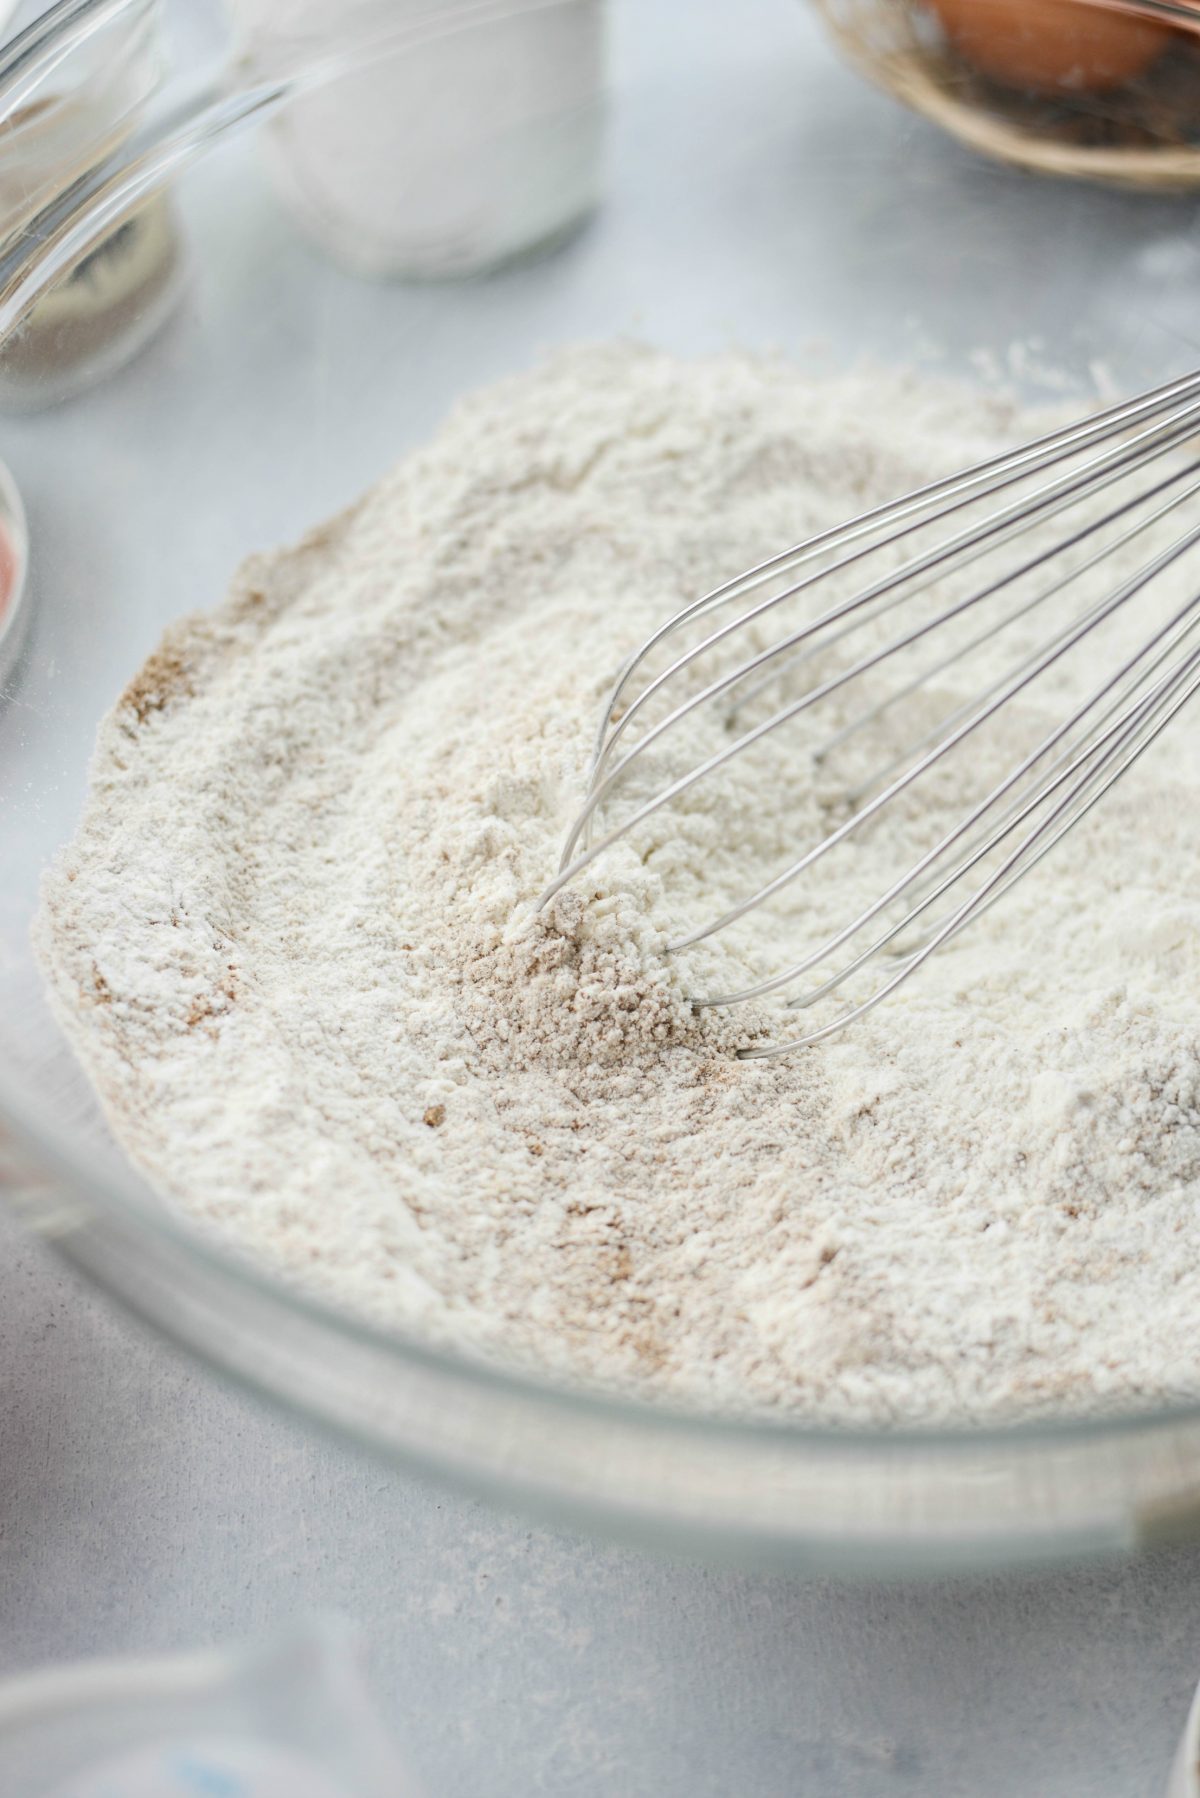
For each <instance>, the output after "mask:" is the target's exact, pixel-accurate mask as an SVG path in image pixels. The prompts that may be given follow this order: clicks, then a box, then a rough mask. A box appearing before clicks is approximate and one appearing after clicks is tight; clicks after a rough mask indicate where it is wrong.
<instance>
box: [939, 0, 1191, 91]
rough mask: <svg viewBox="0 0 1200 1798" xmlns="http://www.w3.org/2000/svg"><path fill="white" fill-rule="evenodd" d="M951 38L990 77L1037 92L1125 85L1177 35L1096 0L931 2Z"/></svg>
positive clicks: (940, 0) (1102, 88)
mask: <svg viewBox="0 0 1200 1798" xmlns="http://www.w3.org/2000/svg"><path fill="white" fill-rule="evenodd" d="M926 3H927V5H928V6H929V9H930V11H932V12H933V13H934V14H935V15H936V17H937V18H938V19H940V20H941V23H942V26H943V28H944V30H945V33H946V36H947V37H948V38H949V40H950V42H951V43H952V44H953V45H954V48H955V49H956V50H957V51H958V53H959V55H960V56H962V57H963V58H964V59H965V60H966V61H967V62H969V63H971V64H972V65H973V66H974V67H975V68H977V69H978V70H979V72H980V74H982V75H990V76H991V78H992V79H993V80H994V81H1001V82H1003V83H1004V84H1005V86H1007V87H1019V88H1024V89H1026V90H1027V91H1028V92H1031V93H1035V94H1053V93H1056V92H1061V91H1062V90H1063V89H1064V88H1066V89H1075V90H1076V91H1085V92H1092V93H1099V92H1102V91H1103V90H1104V89H1106V88H1112V87H1123V86H1124V85H1125V83H1126V82H1127V81H1133V80H1134V79H1135V78H1136V77H1137V76H1138V75H1140V74H1142V73H1143V72H1144V70H1146V69H1148V68H1149V66H1150V64H1151V63H1152V62H1154V61H1155V59H1156V58H1157V57H1158V56H1159V55H1160V54H1161V53H1162V51H1163V49H1164V48H1165V46H1166V45H1167V43H1168V42H1169V41H1170V39H1171V38H1172V37H1173V36H1174V33H1173V31H1172V30H1171V28H1170V26H1167V25H1158V24H1154V23H1152V22H1151V21H1150V20H1148V19H1139V18H1135V17H1134V16H1132V15H1131V14H1128V13H1120V12H1114V11H1112V10H1111V9H1110V8H1109V7H1106V6H1097V5H1093V4H1090V0H926Z"/></svg>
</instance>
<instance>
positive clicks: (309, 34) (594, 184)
mask: <svg viewBox="0 0 1200 1798" xmlns="http://www.w3.org/2000/svg"><path fill="white" fill-rule="evenodd" d="M227 4H228V8H229V11H230V13H231V16H232V19H233V22H234V25H235V28H236V31H237V35H238V40H239V44H240V52H241V60H242V63H243V67H244V68H249V69H253V70H255V71H256V72H257V73H258V74H260V75H262V74H269V73H270V72H271V71H272V70H273V69H275V68H277V67H279V66H281V65H286V64H287V63H289V62H290V61H291V60H292V59H294V58H295V57H296V55H297V54H298V53H300V54H307V55H311V56H313V57H316V58H319V57H320V56H321V55H322V53H323V52H324V51H325V50H326V49H327V48H328V47H329V46H330V45H331V44H335V43H336V42H337V41H338V40H341V41H343V42H347V41H354V40H357V41H359V42H369V41H370V39H371V38H372V36H378V38H379V39H380V44H381V51H380V54H379V55H378V56H376V57H374V58H372V59H370V61H369V62H368V63H367V64H366V66H360V67H359V68H358V69H356V70H354V71H353V72H351V73H350V74H347V75H345V76H343V77H342V78H341V79H339V80H336V81H332V82H328V83H326V84H324V85H323V86H321V87H319V88H317V89H316V90H315V91H310V92H307V93H304V94H302V95H301V96H300V97H298V98H296V99H294V100H293V101H291V102H290V104H289V105H288V106H287V107H286V108H285V109H284V110H283V111H281V112H280V113H279V114H278V116H277V117H276V118H275V119H274V120H273V121H272V123H271V126H270V129H269V131H268V133H267V146H268V154H269V160H270V166H271V170H272V173H273V176H274V179H275V184H276V187H277V189H278V190H279V192H280V194H281V195H282V197H283V199H284V200H285V202H286V204H287V205H288V206H289V207H290V209H291V210H292V212H293V213H294V214H295V216H296V217H297V218H298V219H299V221H300V222H301V224H302V225H303V226H304V228H305V229H306V230H307V231H308V232H309V233H310V234H311V235H312V236H313V237H314V238H316V240H317V241H318V242H319V243H320V244H321V245H322V246H323V247H324V248H326V249H327V250H328V251H329V252H330V253H331V254H332V255H333V256H335V257H336V258H337V260H338V261H340V262H342V263H344V264H345V265H346V266H347V267H349V268H351V269H354V270H356V271H358V272H360V273H365V274H372V275H402V276H416V277H430V278H435V277H439V276H453V275H469V274H475V273H478V272H479V271H480V270H483V269H486V268H491V267H494V266H496V265H497V264H500V263H503V262H507V261H510V260H511V259H512V258H513V257H515V256H519V255H522V254H524V253H526V252H527V251H530V250H533V249H536V248H538V247H539V246H540V245H542V244H546V243H549V242H552V241H554V240H555V239H556V238H558V237H560V236H561V235H562V234H563V233H565V232H567V231H569V230H571V229H572V228H573V227H574V226H575V225H577V224H578V223H580V221H581V220H582V219H584V218H585V217H586V216H587V214H588V213H589V212H590V211H591V209H592V207H593V206H594V205H595V202H596V198H597V194H598V190H599V180H600V154H601V139H602V117H603V113H602V88H603V37H604V32H603V13H604V7H603V0H569V3H567V4H557V5H553V6H540V7H532V8H520V7H518V8H514V9H513V10H512V11H511V12H509V13H508V14H507V15H499V16H497V15H493V16H492V18H491V19H490V20H489V19H487V18H484V19H483V20H482V21H481V22H479V23H470V24H468V25H467V26H466V27H465V28H464V29H461V30H458V31H455V32H453V33H450V34H447V35H445V36H441V37H438V38H436V39H434V40H431V41H426V42H424V43H420V44H417V45H416V46H414V47H407V46H406V47H405V48H403V49H402V50H399V51H392V52H391V53H389V52H388V50H387V48H386V41H387V38H388V36H389V34H390V33H391V32H393V31H394V30H395V29H396V27H397V26H402V25H403V24H404V22H405V20H406V19H411V20H412V21H413V23H414V24H416V23H417V22H418V21H419V20H420V19H421V17H422V16H423V13H427V10H428V9H427V8H425V9H422V8H421V7H420V6H419V5H418V4H417V0H350V3H349V4H343V5H342V6H340V7H338V8H337V9H332V8H331V7H330V6H329V5H328V4H327V0H227Z"/></svg>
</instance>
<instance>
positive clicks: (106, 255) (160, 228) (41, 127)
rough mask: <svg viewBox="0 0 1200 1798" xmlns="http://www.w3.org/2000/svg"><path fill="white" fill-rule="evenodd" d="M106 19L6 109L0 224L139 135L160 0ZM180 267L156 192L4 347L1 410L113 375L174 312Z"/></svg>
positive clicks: (30, 212)
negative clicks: (136, 131)
mask: <svg viewBox="0 0 1200 1798" xmlns="http://www.w3.org/2000/svg"><path fill="white" fill-rule="evenodd" d="M109 13H110V16H107V17H104V18H97V20H96V22H95V26H94V29H93V30H91V31H90V32H88V33H87V34H86V35H84V36H81V39H80V41H79V43H78V44H77V45H76V46H75V47H74V48H73V51H72V54H71V55H70V56H68V57H66V58H64V59H62V60H61V61H58V62H56V63H53V64H52V66H50V67H49V68H48V69H47V71H46V74H45V77H44V78H43V79H40V80H39V81H38V82H37V83H36V85H34V86H31V87H30V90H29V93H28V95H27V96H24V97H22V96H21V95H20V93H17V94H16V95H14V97H13V99H12V101H11V102H10V104H9V105H8V106H7V107H6V109H5V114H4V120H3V129H2V134H0V220H3V222H4V228H5V230H6V232H8V233H11V232H13V231H14V230H16V229H19V228H20V226H21V224H22V222H23V221H28V220H31V219H33V218H35V217H36V216H37V215H38V213H39V211H40V210H41V208H42V207H43V206H44V205H45V204H46V203H47V202H48V201H52V200H53V198H54V196H55V195H57V194H59V193H62V192H64V191H65V190H67V189H69V188H70V187H72V186H73V185H74V183H75V182H77V181H79V180H80V179H83V178H86V177H87V176H88V175H89V173H90V172H91V171H93V170H95V169H96V168H97V167H98V166H100V165H102V164H104V163H105V162H107V161H108V160H109V158H110V157H112V156H113V154H114V153H115V152H117V151H118V150H119V149H120V148H121V146H122V145H124V144H125V143H126V142H127V141H128V139H129V138H130V137H131V135H132V134H133V133H134V132H135V130H136V128H137V126H138V123H139V121H140V118H141V114H142V109H143V108H144V106H145V104H146V102H147V101H148V100H149V98H150V96H151V95H152V94H153V93H154V92H155V90H156V88H157V87H158V85H159V81H160V79H161V77H162V72H163V60H162V49H161V44H160V38H159V30H158V25H159V8H158V5H157V3H156V0H138V4H136V5H133V4H127V5H125V6H124V7H121V8H119V9H109ZM183 266H184V265H183V253H182V245H181V243H180V238H179V230H178V225H177V223H176V220H175V216H174V212H173V209H172V206H171V200H170V195H169V193H167V192H166V191H161V190H160V191H157V192H154V193H151V194H150V195H148V196H147V197H146V198H145V199H144V200H143V201H142V202H141V204H140V205H136V206H132V207H130V208H128V209H127V210H126V211H125V212H124V214H123V215H122V216H121V217H120V218H119V219H118V220H116V221H115V222H114V223H113V225H112V227H111V229H109V230H108V231H105V232H101V233H99V234H98V235H97V237H96V241H95V242H94V243H93V244H92V246H91V248H90V249H89V250H88V252H87V254H86V255H84V256H81V257H79V258H78V259H77V260H76V261H75V263H74V265H73V267H72V269H71V271H70V273H69V275H68V276H67V277H65V278H64V279H62V280H59V281H58V282H57V283H56V284H55V285H54V287H53V288H52V289H50V290H48V291H47V292H46V293H45V294H44V295H43V296H42V299H41V301H40V302H39V303H38V304H37V305H36V306H34V307H32V308H31V309H30V310H29V311H28V313H27V314H26V316H25V317H24V319H23V320H22V323H21V327H20V329H19V330H18V331H17V332H15V333H14V334H13V335H12V336H11V337H10V338H9V339H8V340H7V341H6V342H5V344H4V347H3V350H0V409H3V410H6V411H13V410H24V409H26V408H28V407H37V406H44V405H49V404H51V403H52V402H53V401H55V400H58V399H61V398H63V397H64V396H65V395H66V394H68V393H73V392H74V391H76V389H78V388H80V387H83V386H86V385H87V384H88V382H90V381H94V380H98V379H100V378H102V377H103V376H104V375H107V374H111V373H113V372H114V371H115V370H116V369H117V368H119V367H120V366H121V364H122V363H123V362H126V361H128V360H129V358H130V357H131V356H133V355H135V354H136V353H137V351H138V350H139V349H141V347H142V345H143V344H144V343H146V341H147V340H148V339H149V338H150V337H151V336H152V335H153V333H154V332H155V331H156V330H157V329H158V328H159V326H160V325H161V324H162V323H163V321H164V320H165V318H166V317H167V316H168V314H169V313H170V311H171V308H172V307H173V306H174V304H175V302H176V301H177V299H178V298H179V294H180V291H181V288H182V282H183Z"/></svg>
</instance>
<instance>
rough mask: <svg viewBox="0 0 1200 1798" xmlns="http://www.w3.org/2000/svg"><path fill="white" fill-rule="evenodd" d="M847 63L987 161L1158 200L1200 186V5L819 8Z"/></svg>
mask: <svg viewBox="0 0 1200 1798" xmlns="http://www.w3.org/2000/svg"><path fill="white" fill-rule="evenodd" d="M817 5H818V8H819V10H820V11H821V13H822V14H823V15H824V17H825V20H826V23H827V24H828V26H829V29H830V31H831V33H832V34H833V37H834V39H835V40H836V42H837V44H838V45H839V47H840V48H841V50H842V52H843V53H844V54H845V55H846V56H847V57H848V58H849V60H850V61H852V62H853V63H854V64H855V65H856V66H857V67H858V68H859V69H860V70H861V71H862V72H863V73H865V74H866V75H867V76H868V77H869V78H870V79H871V80H872V81H874V82H876V83H877V84H878V85H879V86H881V87H883V88H885V89H887V90H888V91H889V92H890V93H892V94H894V95H895V96H896V97H897V99H900V100H902V101H903V102H904V103H905V104H906V105H908V106H911V107H912V108H913V109H914V110H915V111H917V112H920V113H923V114H924V115H925V116H926V117H927V118H930V119H932V120H933V121H934V122H935V123H936V124H938V125H940V126H941V127H942V128H943V129H944V130H946V131H948V132H949V133H951V135H952V136H954V137H956V138H958V139H959V140H960V141H961V142H963V143H965V144H967V145H969V146H970V147H971V148H972V149H974V150H977V151H979V152H981V153H982V154H984V155H987V156H991V157H994V158H997V159H999V160H1001V161H1005V162H1009V163H1014V164H1016V165H1017V166H1018V167H1021V168H1025V169H1031V170H1035V171H1037V172H1039V173H1044V174H1049V175H1061V176H1068V177H1076V178H1079V179H1086V180H1093V181H1102V182H1106V183H1108V184H1111V185H1114V186H1124V187H1134V188H1142V189H1145V190H1148V191H1152V192H1163V193H1166V192H1171V191H1173V190H1174V191H1178V190H1185V189H1188V188H1193V187H1196V186H1197V185H1200V6H1197V5H1196V4H1195V0H817Z"/></svg>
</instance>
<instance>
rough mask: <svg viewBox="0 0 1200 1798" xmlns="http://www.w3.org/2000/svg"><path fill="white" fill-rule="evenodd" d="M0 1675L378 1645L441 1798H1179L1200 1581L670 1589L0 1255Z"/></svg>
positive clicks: (754, 1578)
mask: <svg viewBox="0 0 1200 1798" xmlns="http://www.w3.org/2000/svg"><path fill="white" fill-rule="evenodd" d="M0 1366H2V1367H3V1369H4V1374H3V1378H2V1379H0V1672H11V1671H15V1670H17V1669H20V1668H26V1667H29V1666H33V1665H35V1664H38V1663H42V1662H47V1661H57V1660H63V1659H67V1658H70V1657H72V1656H79V1655H90V1654H102V1653H115V1652H142V1651H148V1650H162V1649H169V1648H174V1647H187V1646H190V1645H192V1644H196V1643H201V1642H208V1641H230V1640H236V1639H240V1638H244V1637H248V1636H261V1635H265V1634H268V1633H270V1632H272V1631H275V1630H278V1629H281V1628H283V1627H285V1626H286V1625H288V1624H289V1623H290V1622H292V1621H293V1620H295V1619H296V1618H298V1617H300V1616H302V1615H305V1614H309V1613H312V1612H314V1611H329V1610H335V1611H340V1612H342V1613H345V1614H346V1615H348V1616H350V1617H352V1618H354V1619H355V1620H356V1621H357V1622H358V1623H360V1624H361V1625H362V1627H363V1629H364V1630H365V1632H366V1635H367V1638H368V1641H369V1643H370V1647H371V1658H372V1665H373V1677H374V1686H375V1690H376V1693H377V1695H378V1698H379V1700H380V1703H381V1707H382V1709H383V1710H384V1712H385V1714H386V1715H387V1716H388V1718H389V1719H390V1720H391V1721H392V1722H393V1723H394V1724H395V1726H396V1727H397V1729H398V1730H399V1731H400V1732H401V1734H402V1736H403V1737H404V1739H405V1740H406V1742H407V1744H408V1748H409V1754H410V1758H411V1760H412V1763H413V1765H414V1766H415V1767H416V1769H417V1770H418V1771H419V1773H420V1774H421V1775H422V1777H423V1779H424V1781H425V1784H426V1788H427V1790H428V1793H429V1795H430V1798H527V1795H528V1794H529V1793H535V1792H536V1793H548V1794H553V1795H554V1798H618V1795H619V1798H643V1795H645V1798H729V1795H732V1794H735V1793H736V1794H739V1795H745V1798H890V1794H892V1793H911V1794H913V1795H914V1798H1015V1795H1019V1798H1085V1795H1086V1798H1161V1792H1162V1788H1163V1784H1164V1781H1165V1778H1166V1771H1167V1767H1168V1764H1169V1761H1170V1757H1171V1754H1172V1752H1173V1749H1174V1743H1175V1739H1176V1737H1177V1735H1178V1733H1179V1730H1180V1729H1181V1728H1182V1725H1183V1719H1184V1715H1185V1712H1186V1709H1187V1703H1188V1699H1189V1696H1190V1691H1191V1688H1192V1686H1193V1685H1194V1684H1195V1681H1196V1680H1197V1678H1200V1552H1195V1553H1189V1552H1185V1551H1173V1552H1170V1553H1160V1554H1156V1555H1154V1556H1151V1557H1148V1558H1146V1559H1144V1560H1141V1561H1139V1562H1137V1563H1135V1564H1125V1565H1105V1566H1103V1567H1099V1568H1092V1569H1089V1570H1080V1571H1076V1572H1061V1573H1053V1574H1046V1573H1042V1574H1039V1575H1038V1576H1036V1577H1033V1576H1014V1577H1011V1578H1003V1579H1000V1578H989V1579H986V1580H982V1579H981V1580H954V1581H945V1582H941V1581H939V1582H936V1583H928V1584H888V1585H880V1584H842V1583H837V1582H827V1581H807V1582H805V1581H791V1580H785V1579H779V1578H777V1577H765V1576H761V1575H750V1574H744V1573H739V1572H734V1571H714V1570H712V1569H706V1568H702V1567H695V1566H688V1565H682V1564H681V1565H675V1564H671V1563H669V1562H666V1561H661V1560H656V1559H652V1558H649V1557H647V1556H644V1555H642V1554H638V1553H635V1552H632V1551H629V1550H625V1549H618V1548H613V1547H610V1546H607V1545H605V1544H603V1543H598V1542H595V1541H587V1540H581V1539H576V1538H573V1537H570V1536H566V1535H561V1534H557V1533H550V1532H548V1531H545V1530H542V1529H534V1528H531V1527H530V1526H529V1525H528V1524H527V1523H525V1522H523V1521H522V1520H520V1519H515V1518H511V1517H506V1516H503V1515H500V1514H497V1513H495V1512H493V1511H491V1510H489V1509H487V1508H486V1507H484V1506H483V1505H481V1504H478V1503H476V1502H474V1501H469V1500H465V1499H463V1498H460V1497H457V1496H455V1495H453V1494H450V1493H447V1492H443V1491H440V1490H435V1489H432V1488H430V1487H427V1486H425V1485H422V1484H420V1483H418V1482H417V1481H416V1480H413V1479H411V1478H404V1477H401V1476H399V1475H397V1474H395V1473H391V1472H389V1471H388V1470H386V1469H384V1468H380V1467H377V1466H375V1465H374V1464H372V1463H370V1462H368V1461H366V1460H360V1459H357V1458H355V1457H354V1456H352V1455H350V1454H349V1453H347V1452H346V1451H344V1450H342V1449H340V1448H335V1447H331V1446H329V1445H327V1444H325V1443H323V1442H319V1441H315V1440H313V1439H312V1438H311V1437H309V1436H308V1435H306V1434H305V1433H304V1431H303V1430H302V1429H301V1428H299V1427H298V1426H297V1425H296V1424H294V1423H292V1422H288V1421H283V1420H281V1419H279V1418H278V1417H275V1416H273V1415H270V1414H268V1413H267V1412H265V1411H264V1410H262V1409H260V1408H258V1407H257V1406H256V1405H255V1404H253V1403H252V1402H250V1401H249V1400H247V1399H245V1398H243V1397H241V1396H239V1395H235V1394H233V1393H231V1392H229V1391H227V1390H224V1389H223V1388H221V1387H220V1386H218V1385H216V1384H215V1383H214V1382H213V1381H212V1380H211V1379H209V1378H208V1377H207V1376H205V1375H203V1374H201V1373H199V1372H198V1371H196V1370H195V1369H194V1368H192V1367H190V1366H188V1365H186V1364H185V1363H184V1362H183V1361H182V1360H181V1359H179V1358H177V1357H176V1355H175V1354H174V1353H173V1352H172V1351H170V1350H168V1349H166V1348H164V1347H163V1346H162V1345H160V1344H159V1343H158V1342H156V1341H152V1340H150V1339H148V1338H147V1337H145V1336H144V1335H143V1334H142V1333H141V1332H140V1331H139V1330H137V1329H135V1328H134V1327H133V1326H132V1325H130V1324H128V1323H126V1322H125V1321H124V1320H123V1319H120V1318H118V1317H116V1316H115V1315H114V1314H113V1313H112V1311H111V1309H110V1308H109V1307H108V1306H107V1305H106V1304H105V1303H104V1302H103V1301H102V1300H100V1299H98V1298H96V1297H95V1296H94V1295H93V1294H92V1293H90V1292H87V1291H84V1290H82V1289H80V1288H79V1287H78V1286H77V1285H76V1284H75V1283H74V1281H73V1279H72V1278H71V1277H70V1276H68V1275H67V1274H65V1273H64V1272H62V1271H61V1269H60V1267H59V1266H58V1264H57V1262H56V1261H55V1260H54V1259H53V1258H52V1257H51V1255H50V1253H49V1251H48V1250H46V1249H45V1248H44V1247H42V1246H41V1245H34V1244H30V1243H28V1242H26V1241H24V1240H23V1239H22V1238H21V1237H20V1236H18V1235H17V1234H16V1233H15V1231H14V1230H13V1228H12V1226H11V1225H5V1226H3V1230H2V1233H0Z"/></svg>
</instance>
